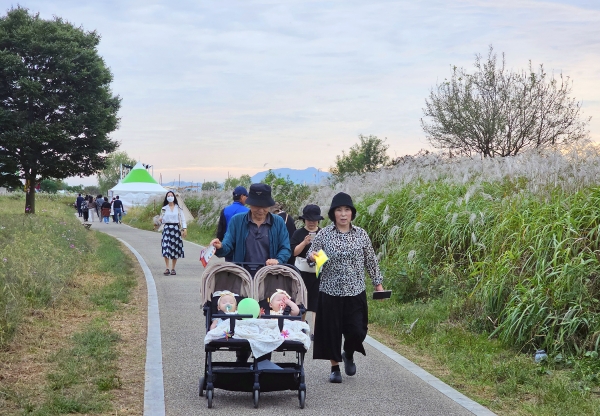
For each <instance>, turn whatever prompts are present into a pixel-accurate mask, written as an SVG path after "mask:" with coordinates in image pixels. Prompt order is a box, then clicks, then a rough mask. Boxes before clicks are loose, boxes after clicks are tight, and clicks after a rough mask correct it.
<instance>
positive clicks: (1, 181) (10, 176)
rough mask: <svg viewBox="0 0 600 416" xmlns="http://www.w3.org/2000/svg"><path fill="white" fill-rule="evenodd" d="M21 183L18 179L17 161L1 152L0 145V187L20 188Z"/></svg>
mask: <svg viewBox="0 0 600 416" xmlns="http://www.w3.org/2000/svg"><path fill="white" fill-rule="evenodd" d="M22 186H23V184H22V183H21V181H20V180H19V167H18V166H17V163H16V162H15V161H14V160H12V159H10V158H8V157H6V156H5V155H4V154H3V153H2V146H0V187H6V188H21V187H22Z"/></svg>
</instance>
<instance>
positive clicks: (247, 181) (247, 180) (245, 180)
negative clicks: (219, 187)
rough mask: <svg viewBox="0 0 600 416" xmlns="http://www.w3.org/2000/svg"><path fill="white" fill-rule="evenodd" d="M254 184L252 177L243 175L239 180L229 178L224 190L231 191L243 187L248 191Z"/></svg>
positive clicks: (226, 180)
mask: <svg viewBox="0 0 600 416" xmlns="http://www.w3.org/2000/svg"><path fill="white" fill-rule="evenodd" d="M251 184H252V178H251V177H250V175H242V176H240V177H239V178H234V177H231V178H227V179H225V183H224V184H223V190H225V191H229V190H233V189H235V188H236V187H237V186H243V187H244V188H246V189H248V188H249V187H250V185H251Z"/></svg>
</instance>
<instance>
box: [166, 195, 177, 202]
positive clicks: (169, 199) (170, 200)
mask: <svg viewBox="0 0 600 416" xmlns="http://www.w3.org/2000/svg"><path fill="white" fill-rule="evenodd" d="M167 201H169V202H173V201H175V198H174V197H172V196H168V197H167Z"/></svg>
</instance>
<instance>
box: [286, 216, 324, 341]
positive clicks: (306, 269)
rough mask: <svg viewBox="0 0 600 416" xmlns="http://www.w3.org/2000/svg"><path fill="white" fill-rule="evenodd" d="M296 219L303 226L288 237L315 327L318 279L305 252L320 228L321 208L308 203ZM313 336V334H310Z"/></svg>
mask: <svg viewBox="0 0 600 416" xmlns="http://www.w3.org/2000/svg"><path fill="white" fill-rule="evenodd" d="M298 219H300V220H302V221H304V227H302V228H298V229H297V230H296V231H295V232H294V234H293V235H292V238H291V239H290V248H291V250H292V259H294V262H293V264H294V265H295V266H296V268H297V269H298V270H300V275H301V276H302V280H303V281H304V286H306V291H307V294H308V307H307V308H306V310H307V311H310V312H312V323H313V325H312V328H313V331H314V327H315V316H316V314H317V300H318V298H319V280H318V279H317V274H316V270H315V267H314V266H311V265H309V264H308V262H307V261H306V254H307V253H308V250H309V249H310V244H311V241H312V239H313V238H314V237H315V236H316V235H317V233H318V232H319V231H320V230H321V228H319V221H321V220H322V219H323V217H322V216H321V208H319V206H318V205H312V204H309V205H307V206H305V207H304V209H303V210H302V215H301V216H299V217H298ZM311 338H313V334H311Z"/></svg>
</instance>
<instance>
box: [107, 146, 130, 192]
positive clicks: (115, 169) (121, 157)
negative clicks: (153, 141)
mask: <svg viewBox="0 0 600 416" xmlns="http://www.w3.org/2000/svg"><path fill="white" fill-rule="evenodd" d="M135 164H136V161H135V159H132V158H130V157H129V155H128V154H127V152H114V153H111V154H110V155H108V157H107V158H106V167H105V168H104V169H102V170H101V171H100V172H98V187H99V188H100V193H101V194H102V195H107V194H108V190H109V189H111V188H113V187H114V186H115V185H116V184H117V183H119V180H120V179H121V173H123V177H125V175H126V173H127V172H128V170H127V169H130V168H125V167H123V168H122V167H121V165H127V166H131V167H133V166H135ZM123 170H124V171H123Z"/></svg>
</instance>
